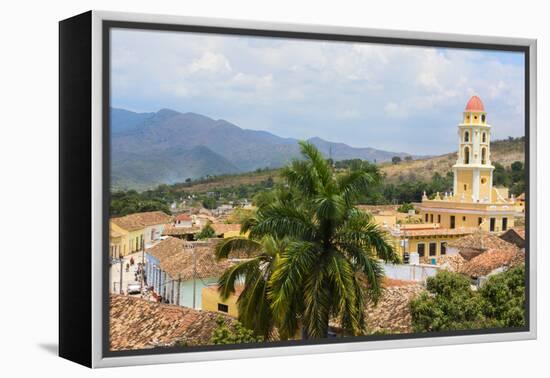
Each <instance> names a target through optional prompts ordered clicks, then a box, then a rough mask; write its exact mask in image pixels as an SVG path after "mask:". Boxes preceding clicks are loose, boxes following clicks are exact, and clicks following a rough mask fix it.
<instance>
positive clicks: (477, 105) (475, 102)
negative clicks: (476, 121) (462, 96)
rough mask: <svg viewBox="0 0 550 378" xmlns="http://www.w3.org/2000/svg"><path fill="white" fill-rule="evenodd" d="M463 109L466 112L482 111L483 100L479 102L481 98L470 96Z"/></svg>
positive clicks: (483, 109)
mask: <svg viewBox="0 0 550 378" xmlns="http://www.w3.org/2000/svg"><path fill="white" fill-rule="evenodd" d="M465 111H467V112H484V111H485V107H484V106H483V102H481V99H480V98H479V97H477V96H472V98H470V101H468V103H467V104H466V109H465Z"/></svg>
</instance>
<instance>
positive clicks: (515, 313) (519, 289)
mask: <svg viewBox="0 0 550 378" xmlns="http://www.w3.org/2000/svg"><path fill="white" fill-rule="evenodd" d="M479 293H480V294H481V297H482V299H483V312H484V313H485V315H486V316H488V317H491V318H494V319H496V320H497V321H498V322H499V325H500V326H502V327H522V326H524V325H525V266H524V265H520V266H517V267H514V268H512V269H510V270H508V271H506V272H504V273H501V274H495V275H494V276H491V277H490V278H489V279H488V280H487V282H486V283H485V284H484V285H483V287H482V288H481V290H480V291H479Z"/></svg>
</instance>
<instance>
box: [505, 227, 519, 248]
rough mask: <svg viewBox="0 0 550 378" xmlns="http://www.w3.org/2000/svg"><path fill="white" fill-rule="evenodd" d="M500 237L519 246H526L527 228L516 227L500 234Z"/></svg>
mask: <svg viewBox="0 0 550 378" xmlns="http://www.w3.org/2000/svg"><path fill="white" fill-rule="evenodd" d="M500 238H501V239H502V240H504V241H506V242H508V243H512V244H514V245H515V246H517V247H518V248H524V247H525V228H523V227H514V228H510V229H509V230H507V231H506V232H504V233H502V234H501V235H500Z"/></svg>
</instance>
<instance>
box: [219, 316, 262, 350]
mask: <svg viewBox="0 0 550 378" xmlns="http://www.w3.org/2000/svg"><path fill="white" fill-rule="evenodd" d="M216 323H217V326H216V329H215V330H214V332H213V334H212V338H211V339H210V344H214V345H220V344H243V343H261V342H262V341H264V338H263V337H262V336H255V335H254V332H253V331H252V330H249V329H246V328H245V327H243V325H242V324H241V323H240V322H235V325H234V326H233V327H229V326H228V325H227V324H226V323H225V321H224V320H223V318H222V317H221V316H220V317H218V318H217V319H216Z"/></svg>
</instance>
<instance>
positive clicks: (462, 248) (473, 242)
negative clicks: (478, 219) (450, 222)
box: [448, 230, 517, 260]
mask: <svg viewBox="0 0 550 378" xmlns="http://www.w3.org/2000/svg"><path fill="white" fill-rule="evenodd" d="M448 247H451V248H457V249H458V250H459V253H460V254H461V255H462V256H463V257H464V258H466V259H467V260H469V259H470V258H473V257H475V256H477V255H479V254H480V253H481V252H484V251H487V250H488V249H499V250H506V249H512V250H516V251H517V247H516V246H515V245H513V244H511V243H508V242H506V241H504V240H502V239H501V238H500V237H498V236H497V235H494V234H490V233H488V232H484V231H480V230H478V231H477V232H475V233H473V234H471V235H467V236H464V237H462V238H460V239H457V240H454V241H452V242H450V243H449V244H448Z"/></svg>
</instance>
